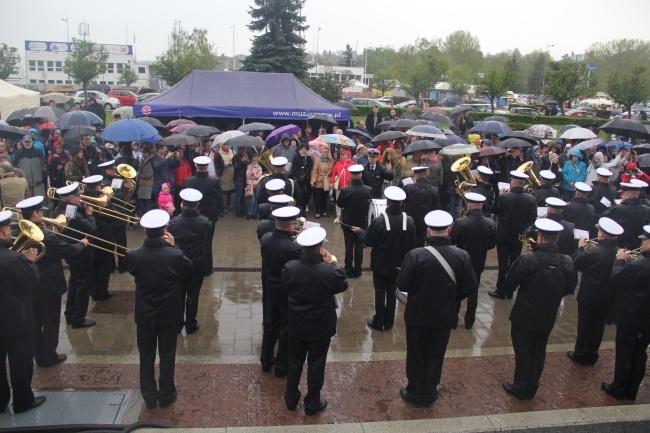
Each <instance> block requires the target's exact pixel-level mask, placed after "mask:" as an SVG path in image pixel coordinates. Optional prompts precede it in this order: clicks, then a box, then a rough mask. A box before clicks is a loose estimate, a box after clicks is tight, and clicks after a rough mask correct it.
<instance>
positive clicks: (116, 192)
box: [84, 158, 129, 233]
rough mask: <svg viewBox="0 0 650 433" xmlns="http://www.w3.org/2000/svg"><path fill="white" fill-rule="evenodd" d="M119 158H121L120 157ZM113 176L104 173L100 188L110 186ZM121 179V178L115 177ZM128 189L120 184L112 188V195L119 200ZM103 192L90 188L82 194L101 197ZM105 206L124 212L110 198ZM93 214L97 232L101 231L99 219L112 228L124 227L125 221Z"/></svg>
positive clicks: (123, 197) (124, 195) (124, 196)
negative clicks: (118, 186)
mask: <svg viewBox="0 0 650 433" xmlns="http://www.w3.org/2000/svg"><path fill="white" fill-rule="evenodd" d="M120 159H121V158H120ZM113 179H114V178H113V177H111V176H108V175H104V179H103V180H102V188H103V187H105V186H111V185H112V183H113ZM117 179H121V178H119V177H118V178H117ZM122 180H123V181H126V179H122ZM111 188H112V187H111ZM128 191H129V190H128V189H127V188H126V187H125V186H122V187H121V188H115V189H113V197H115V198H119V199H121V200H124V199H125V198H126V194H127V193H128ZM103 194H104V193H103V192H102V191H100V190H96V189H91V190H88V191H84V195H89V196H91V197H101V196H102V195H103ZM107 207H108V208H109V209H112V210H114V211H117V212H120V213H124V210H123V209H119V208H118V207H117V206H115V204H114V203H113V202H112V201H111V199H109V200H108V203H107ZM93 215H95V221H96V223H97V233H101V231H102V225H101V224H100V221H101V220H104V222H105V223H107V224H108V225H110V226H111V230H112V228H119V227H126V225H127V222H126V221H124V220H121V219H118V218H109V217H105V216H103V215H99V214H98V213H94V214H93Z"/></svg>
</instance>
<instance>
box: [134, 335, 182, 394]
mask: <svg viewBox="0 0 650 433" xmlns="http://www.w3.org/2000/svg"><path fill="white" fill-rule="evenodd" d="M136 332H137V338H138V351H139V352H140V391H141V393H142V398H143V399H144V401H145V402H146V403H147V404H150V405H153V404H155V403H156V400H158V401H161V402H165V401H169V400H171V399H172V398H173V396H174V393H175V392H176V385H175V384H174V369H175V368H176V329H174V327H173V326H170V327H167V328H165V329H152V328H147V327H144V326H140V325H138V326H137V331H136ZM156 350H157V351H158V355H159V356H160V391H158V387H157V386H156V377H155V368H154V364H155V362H156Z"/></svg>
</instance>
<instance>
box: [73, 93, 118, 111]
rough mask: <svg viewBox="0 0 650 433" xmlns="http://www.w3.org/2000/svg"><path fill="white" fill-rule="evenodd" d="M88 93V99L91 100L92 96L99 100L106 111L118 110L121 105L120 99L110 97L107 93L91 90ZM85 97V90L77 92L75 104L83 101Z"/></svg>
mask: <svg viewBox="0 0 650 433" xmlns="http://www.w3.org/2000/svg"><path fill="white" fill-rule="evenodd" d="M86 93H88V99H90V97H91V96H94V97H95V99H96V100H97V103H98V104H101V105H103V106H104V109H106V110H112V109H114V108H117V107H119V106H120V105H121V104H120V100H119V99H117V98H113V97H111V96H108V95H106V94H105V93H102V92H98V91H95V90H89V91H88V92H86ZM84 96H85V95H84V92H83V90H82V91H80V92H77V93H76V94H75V95H74V102H75V103H76V102H81V101H83V100H84Z"/></svg>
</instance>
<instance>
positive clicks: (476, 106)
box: [463, 103, 508, 114]
mask: <svg viewBox="0 0 650 433" xmlns="http://www.w3.org/2000/svg"><path fill="white" fill-rule="evenodd" d="M463 105H468V106H470V107H472V109H473V110H474V111H481V112H483V113H491V112H492V107H491V106H490V104H481V103H469V104H463ZM494 106H495V108H494V114H508V112H507V111H505V110H497V109H496V104H495V105H494Z"/></svg>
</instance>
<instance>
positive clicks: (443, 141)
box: [433, 135, 467, 147]
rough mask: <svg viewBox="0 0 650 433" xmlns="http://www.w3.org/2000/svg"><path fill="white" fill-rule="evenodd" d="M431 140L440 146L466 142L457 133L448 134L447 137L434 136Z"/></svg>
mask: <svg viewBox="0 0 650 433" xmlns="http://www.w3.org/2000/svg"><path fill="white" fill-rule="evenodd" d="M433 141H434V142H436V143H437V144H439V145H440V146H442V147H447V146H451V145H454V144H467V141H465V139H464V138H463V137H460V136H458V135H449V136H447V138H436V139H435V140H433Z"/></svg>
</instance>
